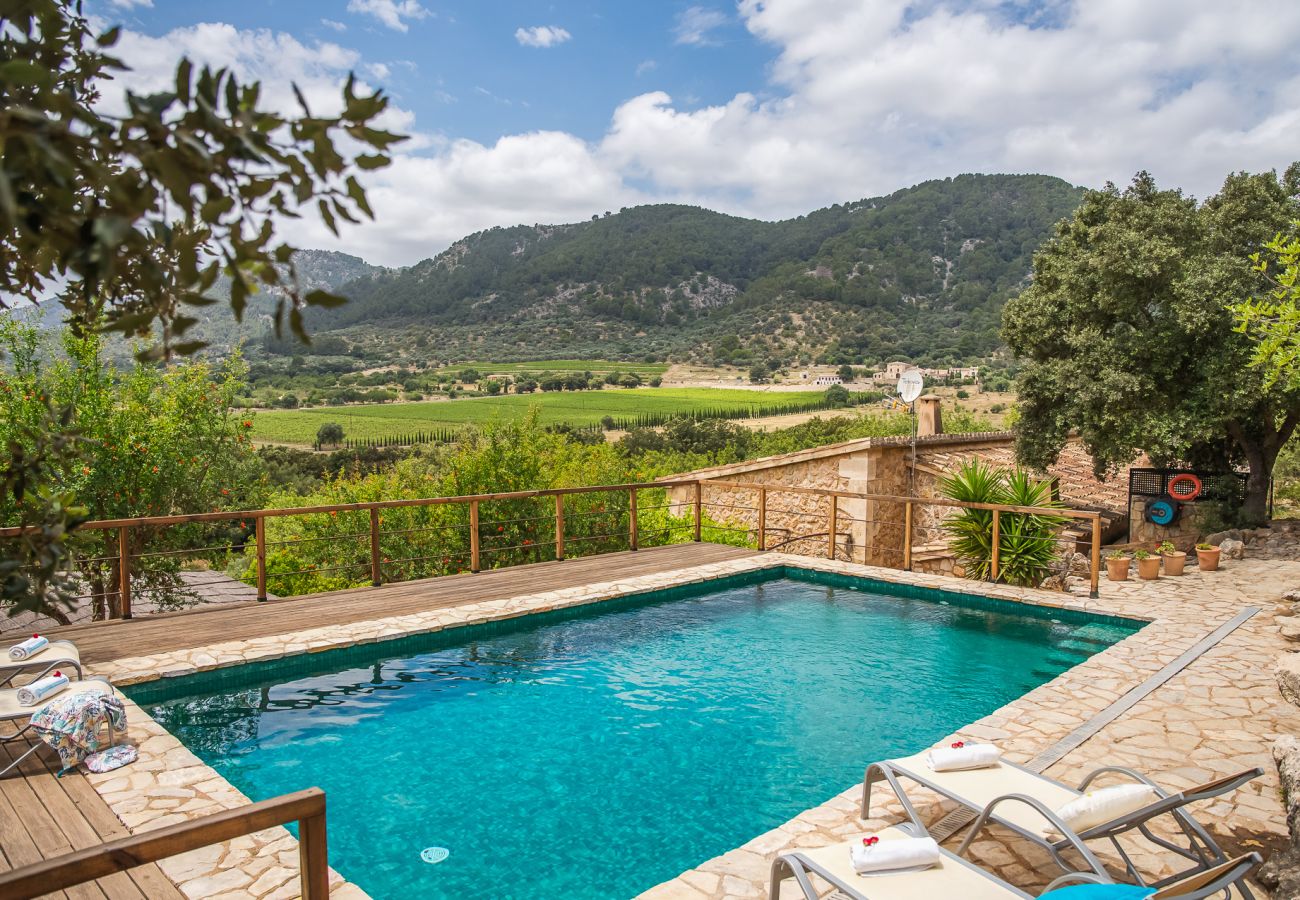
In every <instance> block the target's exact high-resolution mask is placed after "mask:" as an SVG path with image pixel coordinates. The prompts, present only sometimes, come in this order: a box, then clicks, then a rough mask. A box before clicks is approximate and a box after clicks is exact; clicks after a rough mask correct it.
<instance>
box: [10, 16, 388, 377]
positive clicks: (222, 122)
mask: <svg viewBox="0 0 1300 900" xmlns="http://www.w3.org/2000/svg"><path fill="white" fill-rule="evenodd" d="M0 26H2V27H0V147H3V148H4V151H3V152H4V166H3V168H0V248H2V249H3V253H2V254H0V255H2V256H3V258H4V260H5V262H4V264H3V265H0V304H5V303H6V302H7V301H6V300H4V299H3V298H5V297H18V298H24V299H26V300H30V301H32V302H37V301H39V300H41V299H42V298H43V297H44V296H45V295H46V294H47V293H48V292H50V291H51V290H54V291H55V292H56V293H57V297H58V301H59V303H61V304H62V306H63V307H64V308H65V309H66V311H67V312H68V313H69V314H70V316H71V317H72V318H73V319H74V321H76V322H77V323H79V324H80V325H82V326H84V325H86V324H88V323H90V322H99V321H100V320H101V319H102V318H106V320H107V326H108V327H109V328H112V329H116V330H118V331H121V332H124V333H127V334H134V335H138V336H141V337H144V336H148V335H149V334H150V333H151V329H152V328H153V326H154V325H155V324H156V325H157V326H158V328H159V337H160V338H161V342H160V343H159V345H158V350H157V352H158V353H160V354H161V353H166V352H168V351H176V352H182V353H183V352H188V351H191V350H193V349H196V347H195V345H194V344H193V343H192V342H183V341H182V342H180V343H176V339H178V338H182V337H183V336H184V333H185V331H186V330H187V329H188V328H189V327H190V326H191V325H193V324H194V323H195V322H196V318H195V317H194V316H193V315H191V314H189V313H187V312H186V311H185V307H187V306H188V307H195V306H204V305H206V304H208V303H210V302H211V301H209V300H208V299H207V298H206V297H205V296H204V295H205V294H206V293H207V292H208V290H209V289H210V288H211V287H212V286H213V285H214V284H215V283H216V280H217V277H218V276H219V275H221V274H225V275H228V276H229V277H230V280H231V282H230V303H231V305H232V307H233V308H234V310H235V312H236V313H241V312H242V311H243V309H244V306H245V304H246V302H247V300H248V298H249V296H250V295H251V294H252V293H253V292H254V291H255V290H257V288H258V286H259V285H262V286H265V287H274V288H276V289H278V291H279V296H280V297H281V298H282V299H281V302H280V305H279V306H278V307H277V310H276V314H275V316H274V320H275V325H276V329H277V333H278V331H279V329H280V327H281V325H282V324H283V323H284V321H285V320H286V318H287V321H288V324H289V326H290V327H291V328H292V330H293V331H294V332H295V333H297V334H298V335H299V336H300V337H305V332H304V331H303V326H302V309H303V307H304V306H311V305H322V306H330V305H336V304H337V303H339V302H342V301H341V298H337V297H334V296H333V295H330V294H328V293H327V292H324V291H303V290H301V289H300V288H299V285H298V284H297V279H296V276H295V275H294V271H293V261H292V255H293V248H292V247H291V246H289V245H288V244H286V243H283V242H277V241H276V238H275V230H274V228H273V226H272V225H271V222H270V219H271V217H273V216H278V215H285V214H288V215H293V214H296V213H298V212H299V211H300V210H302V209H304V208H307V207H314V208H315V209H316V210H317V212H318V213H319V214H320V216H321V218H322V219H323V220H324V221H325V223H326V225H328V226H329V227H330V228H331V229H332V230H335V232H336V233H337V221H338V220H339V219H343V220H346V221H350V222H355V221H359V217H362V216H366V217H369V216H371V210H370V206H369V204H368V203H367V200H366V195H365V191H364V190H363V189H362V187H361V185H360V184H359V183H358V182H357V180H356V178H355V177H354V176H352V175H350V174H349V169H350V168H351V166H352V164H353V162H355V163H356V164H357V165H359V166H361V167H362V168H378V167H381V166H384V165H386V164H387V163H388V158H387V157H386V156H385V155H384V153H383V151H384V150H385V149H386V148H387V147H389V146H391V145H392V144H394V143H396V142H397V141H399V140H401V138H400V137H399V136H397V135H393V134H389V133H387V132H384V131H381V130H378V129H376V128H374V127H373V122H374V120H375V119H376V118H377V117H378V116H379V115H380V114H381V113H383V112H384V110H385V109H386V108H387V105H388V101H387V100H386V99H385V98H384V96H383V95H382V94H380V93H378V92H376V93H375V94H372V95H368V96H362V95H358V94H357V93H356V91H355V89H354V82H353V81H352V80H351V79H349V80H348V83H347V84H346V85H345V86H344V88H343V97H342V111H341V113H340V114H339V115H337V116H321V115H318V114H313V113H312V112H311V111H310V110H309V109H308V107H307V103H306V101H305V100H304V99H303V98H302V97H301V95H299V97H298V100H299V105H300V109H301V115H300V116H298V117H296V118H293V117H286V116H283V115H279V114H277V113H272V112H268V111H266V110H264V109H261V108H259V105H258V104H259V97H260V85H258V84H256V83H249V84H243V83H240V82H239V80H238V79H237V78H236V77H235V76H234V75H233V74H232V73H231V72H229V71H228V70H225V69H216V70H213V69H209V68H207V67H204V68H202V69H200V70H197V71H196V70H195V67H194V65H193V64H192V63H190V62H189V60H186V59H182V60H181V62H180V63H179V65H178V66H177V69H176V76H175V78H174V79H173V83H172V86H171V88H170V89H169V90H167V91H163V92H161V93H158V94H153V95H149V96H139V95H136V94H133V93H130V92H128V93H127V95H126V104H125V105H126V111H125V113H124V114H123V115H121V116H116V115H112V114H110V113H109V112H108V111H107V108H108V107H107V105H106V104H104V103H102V102H99V101H100V99H101V96H102V94H103V92H104V90H105V84H106V83H107V82H109V81H110V80H111V79H112V78H114V76H115V75H116V74H118V73H121V72H123V71H126V70H127V69H128V68H129V65H128V64H127V63H126V62H124V61H122V60H119V59H117V58H116V57H114V56H112V55H111V50H112V48H113V46H114V45H115V44H116V42H117V38H118V29H116V28H110V29H108V30H107V31H103V32H101V33H98V34H97V33H96V32H95V25H94V23H93V22H92V20H90V19H87V18H86V17H84V16H83V15H82V13H81V3H80V2H79V0H23V2H21V3H10V4H6V6H5V9H4V12H3V13H0ZM344 136H346V138H347V139H348V140H349V141H350V142H352V143H353V145H355V146H358V147H360V148H361V149H362V150H363V151H369V150H376V151H379V152H375V153H369V154H366V153H362V154H361V155H358V156H356V157H355V159H349V157H348V156H345V155H344V154H343V153H341V152H339V150H338V149H337V148H336V146H335V143H336V140H337V139H338V138H341V137H344ZM277 264H278V265H277ZM282 267H284V268H287V270H288V273H289V277H288V279H287V280H286V279H285V278H283V277H282V275H281V272H282V271H283V270H284V268H282Z"/></svg>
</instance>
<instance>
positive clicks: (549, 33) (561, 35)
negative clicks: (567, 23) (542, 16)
mask: <svg viewBox="0 0 1300 900" xmlns="http://www.w3.org/2000/svg"><path fill="white" fill-rule="evenodd" d="M572 37H573V35H571V34H569V32H567V31H565V30H564V29H563V28H561V27H559V26H558V25H534V26H533V27H531V28H516V29H515V40H517V41H518V42H519V43H520V44H523V45H524V46H525V47H554V46H555V45H556V44H563V43H564V42H565V41H567V40H569V39H570V38H572Z"/></svg>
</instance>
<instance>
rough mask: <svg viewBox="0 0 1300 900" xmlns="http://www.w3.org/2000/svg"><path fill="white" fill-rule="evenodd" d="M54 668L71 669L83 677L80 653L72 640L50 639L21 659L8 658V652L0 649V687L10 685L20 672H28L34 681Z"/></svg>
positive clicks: (78, 676)
mask: <svg viewBox="0 0 1300 900" xmlns="http://www.w3.org/2000/svg"><path fill="white" fill-rule="evenodd" d="M55 669H60V670H63V669H71V670H72V671H74V672H76V673H77V678H78V679H80V678H82V677H84V676H83V674H82V671H81V654H80V653H78V652H77V648H76V647H75V646H74V645H73V643H72V641H50V642H49V643H48V644H46V645H45V646H44V647H42V648H41V649H40V650H38V651H37V652H36V653H33V654H32V655H31V656H29V657H27V658H26V659H21V660H13V659H10V658H9V656H8V654H6V653H5V652H4V650H3V649H0V689H2V688H7V687H12V686H13V680H14V679H15V678H16V677H18V676H19V675H21V674H24V673H27V674H30V675H32V680H33V681H35V680H36V679H37V678H43V677H44V676H46V675H48V674H49V673H51V672H53V671H54V670H55ZM65 674H67V673H66V672H65Z"/></svg>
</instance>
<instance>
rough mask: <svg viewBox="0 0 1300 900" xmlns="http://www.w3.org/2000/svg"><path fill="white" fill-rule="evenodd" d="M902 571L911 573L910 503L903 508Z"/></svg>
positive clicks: (909, 501)
mask: <svg viewBox="0 0 1300 900" xmlns="http://www.w3.org/2000/svg"><path fill="white" fill-rule="evenodd" d="M903 569H904V571H907V572H910V571H912V501H911V500H908V501H907V503H906V505H904V507H903Z"/></svg>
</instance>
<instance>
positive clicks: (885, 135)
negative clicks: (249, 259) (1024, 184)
mask: <svg viewBox="0 0 1300 900" xmlns="http://www.w3.org/2000/svg"><path fill="white" fill-rule="evenodd" d="M90 2H91V4H92V6H91V10H92V12H93V13H94V14H95V15H96V16H98V17H99V18H101V19H103V20H105V21H108V20H116V21H118V22H121V23H122V24H123V25H124V26H125V29H126V30H125V32H124V35H123V40H122V43H121V46H120V48H119V50H120V52H121V55H122V56H124V57H125V59H126V60H127V62H128V63H129V64H130V65H132V67H133V68H134V70H135V71H134V72H132V73H131V75H130V76H128V77H127V78H125V79H123V80H122V86H124V87H126V88H129V89H133V90H136V91H140V92H148V91H157V90H165V89H167V87H168V86H169V85H170V83H171V73H172V72H173V71H174V68H175V65H176V62H177V60H178V59H179V57H180V56H181V55H187V56H189V57H190V58H191V59H193V60H195V61H197V62H203V63H208V64H212V65H221V66H230V67H233V68H234V69H236V70H237V71H238V72H239V73H240V74H241V75H242V76H243V77H245V78H250V79H258V80H261V81H262V82H263V86H264V90H263V96H264V98H265V99H266V101H267V102H268V103H271V104H272V105H276V106H280V107H283V108H285V109H291V108H292V94H291V93H290V92H289V90H288V87H287V86H288V84H289V82H291V81H292V82H295V83H297V84H299V85H300V86H301V87H302V89H303V91H304V92H305V93H306V95H307V96H308V97H309V98H310V99H311V101H312V103H313V104H314V105H316V106H317V107H318V108H322V109H324V108H326V107H328V106H329V105H330V104H332V103H334V102H336V98H337V96H338V92H339V87H340V85H341V83H342V81H343V80H344V79H345V78H346V77H347V74H348V72H350V71H352V72H356V73H357V74H358V75H359V77H361V78H362V79H364V81H365V82H366V83H368V84H369V85H372V86H383V87H384V88H385V89H386V90H387V91H388V92H389V93H390V95H391V98H392V104H393V105H392V109H391V111H390V113H389V115H388V121H387V122H386V123H385V124H386V125H387V126H388V127H390V128H392V129H394V130H398V131H401V132H403V133H406V134H409V135H411V136H412V139H411V140H410V141H409V142H408V143H407V144H405V145H403V146H402V148H401V149H400V151H399V153H398V154H397V156H396V158H395V160H394V164H393V165H392V166H391V167H390V168H388V169H386V170H383V171H380V172H376V173H371V174H368V175H367V176H366V177H365V179H364V180H365V183H366V184H367V187H368V189H369V190H370V193H371V202H372V205H373V206H374V208H375V210H376V212H377V214H378V221H376V222H374V223H368V224H366V225H364V226H361V227H353V228H351V229H350V230H349V231H348V232H347V233H346V234H345V235H344V236H343V237H342V238H334V237H332V236H331V235H329V234H328V232H327V231H326V230H325V229H324V227H323V226H321V224H320V223H319V222H317V221H315V220H314V219H313V218H312V216H311V215H310V214H309V215H307V216H305V217H304V218H303V219H302V220H301V221H297V222H292V223H286V225H285V229H286V230H287V231H288V232H289V237H290V238H291V239H293V240H295V241H296V242H297V243H298V244H299V245H300V246H309V247H328V248H334V249H342V250H346V251H349V252H353V253H356V254H358V255H360V256H363V257H365V258H366V259H368V260H371V261H373V262H378V263H383V264H389V265H398V264H408V263H412V262H416V261H418V260H419V259H422V258H424V257H427V256H431V255H433V254H435V253H437V252H439V251H441V250H442V249H444V248H446V247H447V246H448V245H449V244H451V243H452V242H454V241H455V240H457V239H459V238H460V237H463V236H464V235H466V234H469V233H471V232H474V231H477V230H480V229H483V228H487V227H491V226H494V225H513V224H517V223H529V224H531V223H554V222H571V221H577V220H581V219H585V218H587V217H589V216H591V215H592V214H594V213H599V212H603V211H605V210H609V209H619V208H620V207H623V206H630V205H635V204H639V203H656V202H679V203H694V204H699V205H703V206H707V207H710V208H713V209H718V210H721V211H724V212H728V213H733V214H736V215H746V216H754V217H759V218H766V219H776V218H785V217H790V216H796V215H801V214H803V213H806V212H809V211H811V210H813V209H817V208H819V207H822V206H826V205H829V204H832V203H839V202H846V201H853V200H858V199H862V198H864V197H871V196H877V195H881V194H888V193H891V192H893V191H895V190H898V189H899V188H903V187H907V186H909V185H912V184H916V183H918V182H920V181H923V180H926V179H931V178H944V177H949V176H953V175H958V174H961V173H965V172H1034V173H1043V174H1048V175H1056V176H1058V177H1061V178H1064V179H1066V180H1068V181H1070V182H1072V183H1075V184H1082V185H1087V186H1101V185H1102V184H1104V183H1106V182H1107V181H1114V182H1117V183H1125V182H1127V181H1128V180H1129V179H1131V178H1132V177H1133V175H1134V173H1136V172H1137V171H1139V170H1147V171H1149V172H1151V173H1152V174H1153V175H1154V176H1155V177H1156V179H1157V181H1158V182H1159V183H1160V184H1161V185H1165V186H1175V187H1181V188H1183V189H1185V190H1186V191H1188V192H1189V193H1192V194H1194V195H1196V196H1200V197H1203V196H1206V195H1207V194H1210V193H1213V192H1214V191H1215V190H1217V188H1218V186H1219V185H1220V184H1221V183H1222V181H1223V178H1224V176H1225V175H1226V174H1228V173H1229V172H1232V171H1238V170H1243V169H1244V170H1251V171H1261V170H1267V169H1273V168H1278V169H1280V168H1284V167H1285V166H1286V165H1287V164H1289V163H1290V162H1292V161H1294V160H1295V159H1296V158H1297V157H1300V149H1297V147H1298V146H1300V145H1297V142H1296V139H1295V135H1296V134H1300V62H1297V55H1296V53H1295V48H1296V47H1297V46H1300V3H1284V4H1277V3H1274V2H1271V0H1234V2H1232V3H1225V2H1223V0H1142V2H1140V3H1138V2H1134V0H695V2H691V0H559V2H554V3H535V2H523V0H479V2H472V0H445V2H444V0H319V2H307V0H257V2H254V0H234V2H227V3H223V4H214V3H191V2H180V0H90Z"/></svg>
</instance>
